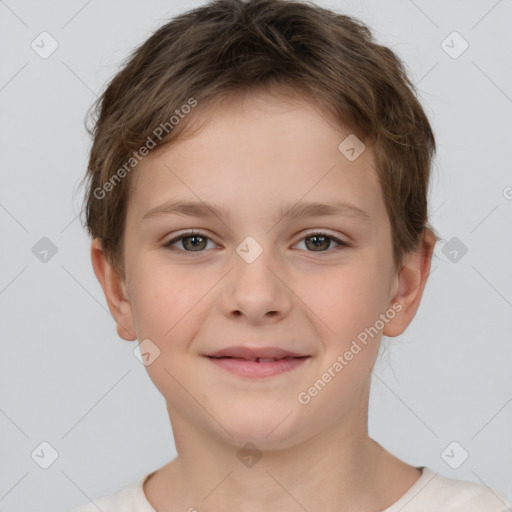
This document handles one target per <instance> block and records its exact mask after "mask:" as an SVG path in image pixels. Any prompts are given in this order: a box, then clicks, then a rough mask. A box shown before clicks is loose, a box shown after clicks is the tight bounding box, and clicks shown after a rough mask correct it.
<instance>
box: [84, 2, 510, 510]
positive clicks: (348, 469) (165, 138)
mask: <svg viewBox="0 0 512 512" xmlns="http://www.w3.org/2000/svg"><path fill="white" fill-rule="evenodd" d="M100 100H101V101H100V102H99V103H98V105H97V112H98V119H97V121H96V125H95V127H94V130H93V131H92V132H91V133H92V135H93V136H94V142H93V146H92V148H91V154H90V161H89V167H88V174H87V178H88V191H87V197H86V218H87V228H88V230H89V233H90V234H91V236H92V238H93V242H92V246H91V257H92V264H93V267H94V271H95V274H96V276H97V278H98V280H99V282H100V283H101V286H102V288H103V290H104V292H105V296H106V300H107V302H108V306H109V308H110V311H111V313H112V315H113V317H114V319H115V321H116V325H117V331H118V334H119V336H121V337H122V338H123V339H125V340H139V342H140V350H141V357H142V361H143V362H144V364H145V365H146V368H147V371H148V373H149V376H150V378H151V379H152V381H153V382H154V384H155V386H156V387H157V388H158V389H159V390H160V392H161V393H162V395H163V396H164V397H165V400H166V403H167V409H168V412H169V417H170V421H171V424H172V429H173V434H174V436H175V444H176V449H177V453H178V455H177V457H176V458H175V459H173V460H172V461H170V462H169V463H168V464H167V465H165V466H163V467H162V468H160V469H158V470H155V471H153V472H152V473H150V474H148V475H144V476H143V477H142V478H140V479H139V480H138V481H137V482H134V483H132V484H130V485H127V486H126V487H125V488H123V489H121V490H120V491H119V492H118V493H117V494H115V495H111V496H103V497H101V498H99V499H97V500H95V504H94V503H90V504H88V505H85V506H83V507H81V508H79V509H76V510H77V511H78V512H89V511H96V510H98V509H100V510H102V511H103V512H128V511H139V512H142V511H144V512H155V511H157V512H164V511H196V510H197V511H200V512H201V511H216V512H218V511H228V510H244V511H264V510H282V511H298V510H303V511H304V510H306V511H309V512H312V511H322V512H334V511H337V512H347V511H360V512H378V511H386V512H398V511H399V510H404V511H407V512H409V511H410V512H412V511H415V512H427V511H428V512H432V511H436V512H443V511H464V512H471V511H479V512H482V511H488V512H499V511H500V512H503V511H506V510H507V508H508V507H510V506H511V504H510V502H509V501H508V500H507V498H506V497H505V495H504V494H502V493H500V492H498V491H495V490H492V489H489V488H487V487H485V486H483V485H479V484H475V483H471V482H465V481H459V480H454V479H450V478H446V477H443V476H440V475H438V474H437V473H435V472H434V471H433V470H431V469H429V468H428V467H424V466H420V467H415V466H411V465H409V464H407V463H405V462H403V461H402V460H400V459H398V458H397V457H396V456H394V455H393V454H391V453H390V452H388V451H386V450H385V449H384V448H383V447H382V446H380V445H379V444H378V443H377V442H375V441H374V440H372V439H371V438H370V437H369V436H368V429H367V422H368V403H369V392H370V383H371V371H372V368H373V366H374V364H375V361H376V358H377V355H378V352H379V344H380V339H381V337H382V335H385V336H390V337H394V336H398V335H400V334H401V333H402V332H404V330H405V329H406V328H407V326H408V325H409V324H410V322H411V321H412V319H413V318H414V316H415V314H416V311H417V309H418V307H419V304H420V300H421V297H422V293H423V290H424V287H425V283H426V280H427V277H428V275H429V270H430V264H431V258H432V252H433V250H434V246H435V244H436V242H437V241H438V240H439V237H438V236H437V235H436V233H435V230H434V229H433V228H432V227H431V226H430V225H429V223H428V213H427V210H428V205H427V192H428V185H429V174H430V165H431V159H432V157H433V154H434V150H435V141H434V136H433V134H432V131H431V127H430V125H429V122H428V119H427V117H426V115H425V113H424V111H423V109H422V107H421V105H420V104H419V102H418V100H417V98H416V95H415V91H414V87H413V85H412V84H411V82H410V81H409V79H408V77H407V76H406V73H405V71H404V68H403V65H402V64H401V62H400V61H399V59H398V58H397V57H396V55H395V54H394V53H393V52H392V51H391V50H390V49H388V48H386V47H384V46H380V45H378V44H377V43H376V42H375V41H374V39H373V38H372V35H371V33H370V32H369V30H368V28H366V27H365V26H364V25H363V24H361V23H360V22H358V21H356V20H354V19H352V18H350V17H347V16H343V15H339V14H335V13H333V12H331V11H329V10H326V9H324V8H320V7H318V6H314V5H313V4H311V3H306V2H300V1H287V0H248V1H245V2H244V1H242V0H217V1H213V2H211V3H209V4H206V5H204V6H201V7H199V8H196V9H194V10H192V11H189V12H187V13H185V14H182V15H180V16H178V17H176V18H175V19H174V20H172V21H171V22H170V23H168V24H166V25H164V26H163V27H161V28H160V29H159V30H158V31H157V32H156V33H155V34H153V35H152V36H151V37H150V38H149V39H148V40H147V41H146V42H145V43H144V44H143V45H141V46H140V47H139V48H138V49H137V50H136V51H135V52H134V54H133V55H132V56H131V58H130V60H129V62H128V63H127V64H126V66H125V67H124V68H123V69H122V70H121V71H120V72H119V73H118V74H117V75H116V76H115V77H114V79H113V80H112V82H111V83H110V84H109V87H108V88H107V90H106V91H105V93H104V94H103V96H102V97H101V98H100Z"/></svg>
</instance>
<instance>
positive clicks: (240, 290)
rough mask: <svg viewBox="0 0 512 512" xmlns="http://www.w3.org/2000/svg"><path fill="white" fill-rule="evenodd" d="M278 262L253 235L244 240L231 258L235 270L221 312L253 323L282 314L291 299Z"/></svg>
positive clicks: (288, 307)
mask: <svg viewBox="0 0 512 512" xmlns="http://www.w3.org/2000/svg"><path fill="white" fill-rule="evenodd" d="M278 260H279V258H278V257H277V255H276V254H275V252H274V251H273V250H272V249H271V248H266V247H264V246H263V245H262V244H260V243H259V242H258V241H257V240H256V238H255V237H253V236H248V237H246V238H245V239H244V240H243V241H242V242H241V243H240V244H239V245H238V246H237V248H236V254H235V255H234V257H233V265H234V268H233V271H232V272H231V273H230V274H231V277H230V285H229V286H228V288H227V290H226V291H225V296H224V301H223V305H224V309H225V311H224V313H225V314H228V315H230V314H233V313H236V314H237V315H240V314H242V315H245V316H247V317H248V318H249V319H251V320H254V321H257V320H261V319H263V318H264V317H265V315H267V316H275V315H278V316H282V315H285V314H286V313H287V312H288V311H289V309H290V306H291V297H290V292H289V290H288V289H287V287H286V286H284V285H283V283H282V282H281V280H282V278H279V277H278V276H279V269H280V268H282V267H281V265H280V262H279V261H278ZM268 313H272V315H268Z"/></svg>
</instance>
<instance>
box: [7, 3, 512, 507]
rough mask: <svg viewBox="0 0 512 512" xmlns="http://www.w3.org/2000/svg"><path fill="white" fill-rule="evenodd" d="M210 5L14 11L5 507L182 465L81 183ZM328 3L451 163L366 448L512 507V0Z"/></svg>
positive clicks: (61, 499)
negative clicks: (141, 59) (184, 25)
mask: <svg viewBox="0 0 512 512" xmlns="http://www.w3.org/2000/svg"><path fill="white" fill-rule="evenodd" d="M202 3H203V2H199V1H189V2H186V1H175V2H174V1H173V2H170V1H163V0H148V1H144V2H142V1H139V2H136V1H133V0H132V1H123V2H121V1H113V0H110V1H101V2H100V1H99V0H92V1H89V2H87V1H83V0H79V1H69V0H68V1H66V2H64V1H48V0H46V1H26V0H25V1H22V0H20V1H14V0H6V1H0V38H1V41H0V49H1V63H2V65H1V66H0V130H1V135H0V140H1V144H2V146H1V162H2V164H1V186H0V226H1V233H2V250H1V255H0V258H1V259H0V264H1V267H0V268H1V274H0V308H1V309H0V310H1V322H0V335H1V341H2V357H1V358H0V375H1V391H0V428H1V433H2V435H1V445H0V448H1V456H0V460H2V467H1V473H0V476H1V478H0V510H1V511H12V512H14V511H21V510H23V511H26V510H38V511H41V512H50V511H52V512H53V511H55V510H62V511H64V510H69V509H70V508H72V507H75V506H77V505H79V504H81V503H84V502H86V501H88V498H94V497H98V496H99V495H102V494H105V493H111V492H114V491H117V490H119V489H120V488H121V487H122V486H124V485H126V484H128V483H130V482H132V481H134V480H136V479H138V478H140V477H141V476H142V475H143V474H145V473H147V472H150V471H152V470H153V469H156V468H157V467H159V466H161V465H163V464H164V463H165V462H167V461H168V460H169V459H171V458H172V457H173V456H174V455H175V450H174V444H173V441H172V433H171V429H170V424H169V420H168V416H167V411H166V409H165V403H164V400H163V398H162V396H161V395H160V394H159V392H158V391H157V390H156V388H155V387H154V386H153V384H152V383H151V381H150V380H149V377H148V376H147V374H146V371H145V368H144V366H143V365H142V364H141V363H140V362H139V361H138V360H137V359H136V358H135V357H134V355H133V350H134V348H135V346H136V343H135V342H133V343H128V342H126V341H123V340H121V339H120V338H118V336H117V334H116V331H115V324H114V322H113V320H112V318H111V316H110V313H109V312H108V309H107V306H106V302H105V299H104V296H103V293H102V290H101V288H100V285H99V284H98V282H97V281H96V278H95V276H94V274H93V271H92V267H91V264H90V259H89V240H88V238H87V236H86V234H85V231H84V230H83V229H82V227H81V224H80V221H79V219H78V218H77V214H78V212H79V209H80V204H81V198H82V190H81V189H78V182H79V180H80V178H81V177H82V175H83V173H84V171H85V167H86V160H87V151H88V149H89V147H90V141H89V139H88V136H87V134H86V132H85V130H84V126H83V120H84V115H85V113H86V110H87V108H88V107H89V106H90V104H91V103H92V102H93V100H94V99H95V97H96V95H97V94H98V93H99V92H101V90H102V88H103V86H104V85H105V83H106V81H107V80H108V79H109V78H110V77H111V76H112V75H113V74H114V73H115V72H116V71H117V69H118V67H119V65H120V63H121V61H122V60H123V59H124V58H125V57H126V55H127V54H128V52H129V51H131V50H132V48H133V47H134V46H135V45H137V44H138V43H139V42H141V41H143V40H144V39H145V38H147V37H148V36H149V34H150V33H151V32H152V31H153V30H155V29H156V28H157V27H159V26H161V25H162V24H163V23H164V22H165V21H166V20H167V19H168V18H170V17H171V16H173V15H174V14H176V13H178V12H182V11H184V10H187V9H188V8H191V7H194V6H197V5H199V4H202ZM317 3H318V4H320V5H323V6H326V7H331V8H333V9H335V10H338V11H340V12H345V13H348V14H353V15H355V16H357V17H359V18H360V19H362V20H363V21H365V22H367V23H368V24H369V25H370V27H371V28H372V29H373V31H374V34H375V36H376V37H377V39H378V40H380V41H381V42H383V43H386V44H388V45H390V46H391V47H392V48H393V49H394V50H395V51H396V52H397V53H398V54H399V55H400V56H401V57H402V58H403V59H404V60H405V62H406V64H407V66H408V68H409V71H410V74H411V77H412V78H413V81H414V82H415V83H416V84H417V85H418V88H419V91H420V94H421V100H422V103H423V105H424V106H425V109H426V112H427V114H428V115H429V117H430V119H431V121H432V124H433V127H434V130H435V133H436V136H437V142H438V148H439V151H438V155H437V158H436V161H435V165H434V172H433V181H432V189H431V196H430V200H431V211H432V222H433V224H434V226H435V227H436V228H437V229H438V231H439V232H440V234H441V236H442V237H443V241H442V242H440V243H439V244H438V246H437V248H436V252H435V257H434V260H433V264H432V274H431V276H430V278H429V281H428V283H427V286H426V290H425V294H424V298H423V302H422V305H421V307H420V310H419V312H418V314H417V316H416V318H415V319H414V321H413V323H412V324H411V326H410V328H409V329H408V330H407V331H406V332H405V333H404V334H403V335H402V336H400V337H398V338H390V339H385V340H384V342H385V346H386V347H388V350H387V351H382V358H381V360H380V361H379V362H378V364H377V366H376V367H375V376H374V379H373V388H372V395H371V404H370V435H371V436H372V437H373V438H374V439H376V440H377V441H378V442H379V443H381V444H382V445H383V446H384V447H386V448H387V449H388V450H389V451H391V452H393V453H394V454H396V455H397V456H398V457H400V458H402V459H403V460H405V461H406V462H408V463H410V464H415V465H426V466H429V467H431V468H432V469H434V470H436V471H438V472H440V473H441V474H443V475H446V476H449V477H453V478H459V479H464V480H470V481H474V482H478V483H481V484H487V485H489V486H491V487H495V488H497V489H499V490H502V491H504V492H505V493H506V494H508V495H509V496H512V469H511V467H512V465H511V460H512V439H511V426H512V403H511V401H512V382H511V372H510V360H511V357H512V343H511V334H510V333H511V332H512V285H511V283H512V266H511V264H510V262H511V258H510V255H511V253H512V241H511V235H510V234H511V229H510V226H511V220H512V173H511V167H510V162H511V147H512V145H511V141H510V134H511V124H512V123H511V119H512V66H511V64H512V63H511V55H512V52H511V48H512V32H511V31H510V26H512V23H511V22H512V0H501V1H496V0H485V1H449V2H446V1H440V0H439V1H429V2H427V1H426V0H416V1H415V2H413V1H412V0H397V1H394V2H389V1H385V2H383V1H377V0H365V1H361V0H358V1H344V0H330V1H318V2H317ZM507 29H508V30H507ZM42 31H47V32H49V33H50V34H51V36H52V37H53V38H54V39H55V40H56V41H57V42H58V45H59V47H58V49H57V50H56V51H55V52H54V53H53V54H52V55H51V56H49V57H48V58H47V59H43V58H41V57H40V56H39V55H38V54H37V53H36V52H35V51H34V50H33V49H32V48H31V42H32V41H33V40H34V39H36V38H37V37H38V35H39V34H40V33H41V32H42ZM453 31H457V32H458V33H459V34H460V35H461V36H462V37H463V38H464V39H465V40H466V41H467V42H468V43H469V48H468V49H467V50H466V51H465V52H464V53H462V54H461V55H459V56H457V58H453V57H454V54H455V53H458V52H459V51H460V50H461V49H462V41H461V40H460V39H457V36H455V39H454V36H451V38H448V40H447V42H446V43H444V45H442V41H443V40H445V39H446V38H447V36H449V35H450V34H451V33H452V32H453ZM37 40H38V39H36V42H37ZM446 45H449V46H451V47H452V48H451V49H450V48H447V47H446ZM48 47H49V46H48V45H46V48H48ZM445 50H448V51H450V52H451V53H452V56H450V55H449V54H448V53H447V52H446V51H445ZM43 237H47V238H49V239H50V240H51V241H52V243H53V244H54V245H55V246H56V248H57V253H56V254H55V255H53V256H51V253H49V254H48V256H47V261H46V262H43V261H40V259H39V258H38V257H36V255H35V254H34V253H33V251H32V248H33V247H34V246H35V245H36V244H37V243H38V241H39V240H40V239H41V238H43ZM454 237H455V239H454ZM461 244H464V246H466V247H467V253H466V254H464V255H462V252H461V247H462V246H461ZM37 247H38V246H36V248H37ZM454 250H455V251H456V252H457V254H458V258H457V259H456V260H455V261H453V259H454V255H455V252H454ZM35 252H36V253H37V251H35ZM461 255H462V256H461ZM43 441H46V442H47V443H49V444H50V445H51V446H52V447H53V448H54V449H55V450H56V451H57V452H58V458H57V460H56V461H55V462H54V463H53V464H52V465H51V466H50V467H49V468H48V469H43V468H41V467H40V466H39V465H38V464H37V463H36V462H35V460H33V458H32V457H31V453H32V452H33V451H34V450H35V449H36V448H38V447H39V445H40V443H41V442H43ZM454 441H455V442H457V443H458V445H454V451H453V452H451V450H450V449H448V454H449V455H451V457H447V456H446V452H445V449H446V448H447V447H448V446H449V445H450V444H451V443H452V442H454ZM452 447H453V446H452ZM39 450H40V449H39ZM462 450H466V451H467V452H468V453H469V458H468V459H467V460H466V461H465V462H464V463H463V464H462V465H460V466H459V467H458V468H457V469H453V468H452V467H450V465H449V464H448V463H447V461H450V463H451V464H452V465H453V464H454V462H453V461H457V460H459V459H460V457H461V456H462V454H463V452H462ZM43 451H44V450H43ZM36 452H37V450H36ZM39 453H40V451H39ZM48 453H49V451H48V450H46V452H45V457H46V456H47V454H48ZM443 453H444V454H445V455H443ZM34 459H36V460H38V462H40V463H44V461H42V459H44V457H42V456H41V457H39V459H38V458H37V456H34ZM41 461H42V462H41Z"/></svg>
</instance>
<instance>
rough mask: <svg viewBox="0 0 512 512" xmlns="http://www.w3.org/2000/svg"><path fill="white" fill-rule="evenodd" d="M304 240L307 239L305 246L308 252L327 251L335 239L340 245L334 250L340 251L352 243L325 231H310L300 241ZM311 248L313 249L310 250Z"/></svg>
mask: <svg viewBox="0 0 512 512" xmlns="http://www.w3.org/2000/svg"><path fill="white" fill-rule="evenodd" d="M303 240H304V241H305V247H306V248H307V249H308V252H327V251H328V249H330V245H331V243H332V242H333V241H334V242H335V243H337V244H338V247H335V248H334V249H333V251H338V250H341V249H343V248H345V247H350V244H348V243H347V242H344V241H343V240H340V239H339V238H336V237H335V236H332V235H329V234H328V233H323V232H312V233H308V234H307V235H306V236H305V237H304V238H302V239H301V240H300V242H299V243H302V241H303ZM308 241H309V242H308ZM309 249H312V250H311V251H309ZM333 251H331V252H333Z"/></svg>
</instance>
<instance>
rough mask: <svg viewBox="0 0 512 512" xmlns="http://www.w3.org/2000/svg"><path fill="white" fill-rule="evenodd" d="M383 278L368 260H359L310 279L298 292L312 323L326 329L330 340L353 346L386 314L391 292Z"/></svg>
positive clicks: (379, 270) (382, 273)
mask: <svg viewBox="0 0 512 512" xmlns="http://www.w3.org/2000/svg"><path fill="white" fill-rule="evenodd" d="M383 275H384V272H383V271H382V269H381V268H379V267H378V266H376V265H372V264H371V263H369V259H368V258H364V257H358V258H357V261H356V260H353V261H350V263H347V264H346V265H340V266H337V267H333V268H332V269H330V270H329V271H328V272H324V273H318V274H316V275H315V276H314V277H311V276H308V278H307V279H304V280H302V282H301V285H300V287H294V291H295V290H296V293H297V295H298V296H299V297H300V298H301V299H302V300H303V301H304V303H305V304H306V305H307V308H306V309H305V312H306V314H310V316H311V318H312V321H314V322H315V324H318V323H319V321H320V324H322V325H324V328H323V329H322V333H324V334H325V335H326V339H331V340H335V341H336V342H337V343H338V346H339V342H340V341H341V342H343V343H347V342H348V343H349V344H350V341H351V340H352V339H353V337H355V336H357V334H359V332H361V331H362V330H364V329H365V328H366V327H369V326H371V325H373V324H374V323H375V321H376V320H377V319H378V318H379V315H380V313H383V312H384V311H385V309H386V307H387V303H386V300H387V292H388V290H387V288H386V286H387V283H386V281H385V279H383ZM308 312H309V313H308ZM315 318H316V320H315Z"/></svg>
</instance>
